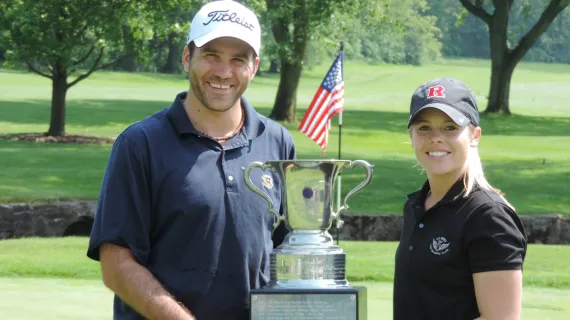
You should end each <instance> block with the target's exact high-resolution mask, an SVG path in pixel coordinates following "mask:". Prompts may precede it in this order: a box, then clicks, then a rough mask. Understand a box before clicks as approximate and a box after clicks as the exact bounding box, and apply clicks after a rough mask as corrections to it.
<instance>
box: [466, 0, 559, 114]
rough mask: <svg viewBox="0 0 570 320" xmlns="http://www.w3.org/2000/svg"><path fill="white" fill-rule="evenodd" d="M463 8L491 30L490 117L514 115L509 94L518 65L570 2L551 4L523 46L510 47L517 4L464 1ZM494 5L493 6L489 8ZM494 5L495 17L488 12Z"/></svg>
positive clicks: (504, 0)
mask: <svg viewBox="0 0 570 320" xmlns="http://www.w3.org/2000/svg"><path fill="white" fill-rule="evenodd" d="M460 1H461V4H462V5H463V7H464V8H465V9H466V10H467V11H469V12H470V13H471V14H473V15H474V16H476V17H478V18H480V19H481V20H483V21H484V22H485V23H486V24H487V26H488V29H489V42H490V48H491V86H490V89H489V102H488V104H487V108H486V109H485V112H486V113H502V114H510V113H511V112H510V109H509V92H510V86H511V78H512V76H513V71H514V70H515V67H516V65H517V64H518V63H519V62H520V61H521V59H522V58H523V57H524V56H525V54H526V53H527V52H528V50H529V49H530V48H531V47H532V45H533V44H534V43H535V42H536V40H537V39H538V38H539V37H540V36H541V35H542V34H543V33H544V32H545V31H546V30H547V29H548V27H549V26H550V24H551V23H552V21H553V20H554V18H556V16H558V14H560V12H562V11H563V10H564V9H565V8H566V7H567V6H568V5H569V4H570V0H550V1H548V4H547V5H546V7H545V8H544V10H543V12H542V14H541V15H540V17H539V18H538V20H537V21H536V23H535V24H534V25H533V26H532V27H531V28H530V29H529V30H528V31H527V32H526V34H524V35H523V36H522V38H521V39H520V41H519V43H518V44H517V45H515V46H511V47H509V30H508V29H509V28H508V24H509V12H510V11H511V8H512V6H513V0H493V1H485V0H460ZM487 2H490V4H487ZM491 4H492V7H493V9H494V10H493V13H492V14H491V13H489V12H488V11H487V7H489V5H491Z"/></svg>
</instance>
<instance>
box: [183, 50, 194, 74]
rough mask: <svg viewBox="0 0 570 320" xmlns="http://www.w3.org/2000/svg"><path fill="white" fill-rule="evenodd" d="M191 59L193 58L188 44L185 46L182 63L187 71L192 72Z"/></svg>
mask: <svg viewBox="0 0 570 320" xmlns="http://www.w3.org/2000/svg"><path fill="white" fill-rule="evenodd" d="M190 60H192V56H191V54H190V50H188V46H185V47H184V51H183V52H182V65H183V66H184V71H186V72H190Z"/></svg>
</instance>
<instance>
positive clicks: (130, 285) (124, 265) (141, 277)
mask: <svg viewBox="0 0 570 320" xmlns="http://www.w3.org/2000/svg"><path fill="white" fill-rule="evenodd" d="M99 255H100V260H101V271H102V273H103V282H104V283H105V285H106V286H107V287H108V288H109V289H111V291H113V292H115V294H117V295H118V296H119V297H120V298H121V299H122V300H123V301H124V302H125V303H127V304H128V305H129V306H131V307H132V308H133V309H135V310H136V311H137V312H138V313H139V314H141V315H142V316H144V317H145V318H146V319H150V320H154V319H172V320H194V319H195V318H194V317H193V316H192V314H191V313H190V311H188V309H186V308H185V307H184V305H182V304H181V303H178V302H177V301H176V300H175V299H174V298H173V297H172V295H171V294H170V293H169V292H168V291H166V289H165V288H164V287H163V286H162V284H160V282H158V280H157V279H156V278H155V277H154V276H153V275H152V274H151V273H150V271H148V270H147V269H146V268H145V267H143V266H142V265H140V264H139V263H138V262H136V260H135V259H134V258H133V256H132V254H131V252H130V250H129V249H127V248H124V247H121V246H117V245H113V244H109V243H104V244H102V245H101V249H100V253H99Z"/></svg>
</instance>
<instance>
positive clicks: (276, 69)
mask: <svg viewBox="0 0 570 320" xmlns="http://www.w3.org/2000/svg"><path fill="white" fill-rule="evenodd" d="M278 72H279V63H278V62H277V59H272V60H271V64H270V65H269V73H278Z"/></svg>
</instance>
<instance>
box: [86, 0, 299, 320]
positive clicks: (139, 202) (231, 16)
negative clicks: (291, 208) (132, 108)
mask: <svg viewBox="0 0 570 320" xmlns="http://www.w3.org/2000/svg"><path fill="white" fill-rule="evenodd" d="M260 42H261V33H260V27H259V22H258V20H257V18H256V16H255V14H254V13H253V12H251V11H250V10H249V9H247V8H246V7H244V6H242V5H241V4H238V3H236V2H232V1H216V2H211V3H209V4H206V5H205V6H204V7H202V8H201V9H200V11H199V12H198V13H197V15H196V16H195V17H194V19H193V21H192V24H191V27H190V33H189V37H188V45H187V47H186V48H185V49H184V53H183V55H182V62H183V64H184V69H185V70H186V71H188V72H189V80H190V89H189V91H188V92H183V93H180V94H178V95H177V96H176V98H175V99H174V102H173V103H172V105H171V106H170V107H169V108H167V109H165V110H162V111H160V112H158V113H156V114H154V115H152V116H150V117H148V118H146V119H144V120H142V121H139V122H137V123H134V124H133V125H131V126H130V127H129V128H127V129H126V130H125V131H124V132H122V133H121V134H120V135H119V137H118V138H117V140H116V142H115V144H114V145H113V149H112V151H111V155H110V159H109V163H108V166H107V170H106V172H105V176H104V179H103V184H102V189H101V195H100V197H99V202H98V208H97V214H96V217H95V223H94V225H93V230H92V233H91V238H90V243H89V249H88V252H87V255H88V256H89V257H90V258H92V259H94V260H99V261H100V263H101V269H102V274H103V281H104V283H105V285H106V286H107V287H108V288H109V289H111V290H112V291H113V292H114V293H115V300H114V319H129V320H130V319H168V320H176V319H185V320H186V319H208V320H215V319H225V320H232V319H248V303H249V302H248V292H249V290H250V289H251V288H258V287H261V286H263V285H264V284H265V283H266V282H267V281H268V280H269V279H268V276H269V253H270V251H271V250H272V249H273V247H274V246H276V245H278V244H280V241H282V238H281V237H279V239H274V240H275V243H273V241H272V232H273V227H272V224H273V222H274V217H273V216H272V215H271V214H270V213H269V211H268V208H267V202H266V201H265V200H264V199H263V198H262V197H260V196H258V195H256V194H255V193H254V192H252V191H251V190H249V189H248V188H247V186H246V185H245V183H244V179H243V169H244V167H246V166H247V165H248V164H249V163H250V162H252V161H268V160H278V159H293V158H294V157H295V149H294V144H293V139H292V137H291V135H290V134H289V132H288V131H287V130H285V128H283V127H282V126H280V125H279V124H277V123H275V122H273V121H271V120H269V119H267V118H265V117H263V116H261V115H260V114H258V113H256V111H255V110H254V109H253V108H252V107H251V106H250V105H249V103H248V102H247V101H246V100H245V99H244V98H243V97H242V93H243V92H245V90H246V88H247V86H248V85H249V83H250V81H251V80H252V79H253V77H254V75H255V73H256V71H257V68H258V65H259V48H260ZM257 171H258V172H255V171H252V174H251V179H252V181H253V182H254V183H255V184H256V185H257V186H258V187H259V188H261V189H262V190H264V191H265V192H266V193H267V194H268V195H270V196H271V197H272V198H273V200H274V203H275V207H276V209H279V208H280V206H281V193H282V187H283V186H282V185H281V183H280V181H279V180H278V177H277V176H276V175H275V174H273V173H271V172H268V171H267V172H262V171H261V170H257Z"/></svg>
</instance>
